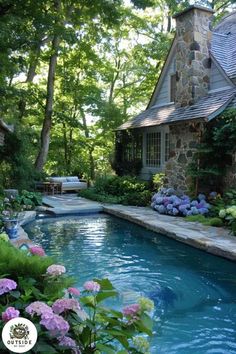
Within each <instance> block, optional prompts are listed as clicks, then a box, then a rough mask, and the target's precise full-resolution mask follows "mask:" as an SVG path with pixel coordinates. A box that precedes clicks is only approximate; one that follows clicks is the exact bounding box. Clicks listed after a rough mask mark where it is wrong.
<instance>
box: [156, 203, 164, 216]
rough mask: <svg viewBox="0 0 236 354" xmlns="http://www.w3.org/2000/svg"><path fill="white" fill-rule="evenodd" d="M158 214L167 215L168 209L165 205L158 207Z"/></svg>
mask: <svg viewBox="0 0 236 354" xmlns="http://www.w3.org/2000/svg"><path fill="white" fill-rule="evenodd" d="M155 209H156V208H155ZM156 210H157V211H158V213H160V214H166V208H165V207H164V205H158V206H157V209H156Z"/></svg>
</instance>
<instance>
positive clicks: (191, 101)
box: [116, 5, 236, 190]
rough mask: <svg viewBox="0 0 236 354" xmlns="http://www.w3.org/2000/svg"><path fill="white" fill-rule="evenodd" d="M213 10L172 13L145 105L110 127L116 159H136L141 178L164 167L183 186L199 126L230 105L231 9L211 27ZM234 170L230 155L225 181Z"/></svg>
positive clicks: (233, 101)
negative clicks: (169, 38) (168, 38)
mask: <svg viewBox="0 0 236 354" xmlns="http://www.w3.org/2000/svg"><path fill="white" fill-rule="evenodd" d="M213 13H214V11H213V10H211V9H209V8H205V7H201V6H196V5H193V6H190V7H189V8H187V9H186V10H184V11H183V12H181V13H178V14H176V15H175V16H174V18H175V20H176V35H175V38H174V40H173V42H172V45H171V48H170V50H169V54H168V56H167V58H166V61H165V64H164V66H163V69H162V72H161V74H160V77H159V80H158V82H157V85H156V87H155V89H154V92H153V94H152V97H151V99H150V101H149V104H148V106H147V108H146V110H145V111H143V112H141V113H140V114H139V115H137V116H136V117H134V118H132V119H130V120H129V121H127V122H126V123H124V124H123V125H121V126H120V127H119V128H118V129H117V131H116V163H118V164H120V165H122V163H124V164H127V165H129V163H134V161H136V162H137V163H138V162H139V163H140V166H139V167H141V169H140V170H139V176H140V177H141V178H142V179H145V180H148V179H150V177H151V176H152V175H153V174H155V173H158V172H165V175H166V183H167V185H168V186H172V187H174V188H181V189H183V190H185V189H187V188H188V186H189V184H190V178H189V176H188V171H187V166H188V164H189V163H190V162H191V161H192V157H193V155H194V153H195V152H196V148H197V145H198V143H199V142H200V141H201V137H202V132H203V130H204V127H205V126H206V125H207V124H209V122H212V120H214V118H216V117H217V116H219V115H220V114H221V113H222V112H223V111H224V110H225V109H226V108H228V107H236V12H234V13H231V14H229V15H227V16H226V17H224V18H223V19H222V20H221V22H220V23H219V24H218V25H217V26H216V27H214V28H212V26H211V22H212V19H213ZM235 172H236V158H235V156H234V158H233V159H232V166H231V167H229V168H228V173H227V176H225V180H227V181H228V184H231V186H232V185H234V186H236V174H235Z"/></svg>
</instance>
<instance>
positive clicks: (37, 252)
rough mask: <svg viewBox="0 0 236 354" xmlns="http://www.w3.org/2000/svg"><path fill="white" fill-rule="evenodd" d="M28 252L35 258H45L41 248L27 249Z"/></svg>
mask: <svg viewBox="0 0 236 354" xmlns="http://www.w3.org/2000/svg"><path fill="white" fill-rule="evenodd" d="M29 251H30V253H31V254H33V255H35V256H40V257H43V256H45V252H44V250H43V249H42V247H39V246H32V247H30V248H29Z"/></svg>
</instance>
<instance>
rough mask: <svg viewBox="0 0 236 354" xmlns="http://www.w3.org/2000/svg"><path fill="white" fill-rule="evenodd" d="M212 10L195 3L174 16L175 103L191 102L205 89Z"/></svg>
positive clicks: (208, 70)
mask: <svg viewBox="0 0 236 354" xmlns="http://www.w3.org/2000/svg"><path fill="white" fill-rule="evenodd" d="M213 13H214V11H213V10H211V9H209V8H205V7H201V6H197V5H193V6H190V7H188V8H187V9H186V10H184V11H182V12H180V13H178V14H176V15H174V16H173V17H174V18H175V19H176V39H177V48H176V97H175V101H176V105H177V106H181V107H184V106H187V105H192V104H194V103H195V102H196V101H197V100H198V99H199V98H200V97H202V96H204V95H206V94H207V92H208V88H209V82H210V66H211V62H210V56H209V46H210V40H211V31H210V28H209V25H210V21H211V17H212V14H213Z"/></svg>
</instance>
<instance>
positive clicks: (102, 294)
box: [0, 240, 153, 354]
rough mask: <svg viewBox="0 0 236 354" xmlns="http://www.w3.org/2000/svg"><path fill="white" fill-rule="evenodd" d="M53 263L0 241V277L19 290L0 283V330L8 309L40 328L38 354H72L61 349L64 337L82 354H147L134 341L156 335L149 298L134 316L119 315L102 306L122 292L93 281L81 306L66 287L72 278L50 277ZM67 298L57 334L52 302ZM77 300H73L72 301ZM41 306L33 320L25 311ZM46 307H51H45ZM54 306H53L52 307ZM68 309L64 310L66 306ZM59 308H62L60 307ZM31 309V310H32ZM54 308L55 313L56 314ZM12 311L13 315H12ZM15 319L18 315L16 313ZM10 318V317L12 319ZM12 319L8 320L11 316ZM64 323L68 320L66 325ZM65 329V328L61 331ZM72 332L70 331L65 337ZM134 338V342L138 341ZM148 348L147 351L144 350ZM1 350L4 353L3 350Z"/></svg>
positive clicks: (142, 342)
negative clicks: (48, 269)
mask: <svg viewBox="0 0 236 354" xmlns="http://www.w3.org/2000/svg"><path fill="white" fill-rule="evenodd" d="M52 263H53V260H52V258H49V257H39V256H35V255H34V256H32V255H28V254H27V252H25V251H20V250H18V249H16V248H14V247H13V246H12V245H11V244H9V243H7V242H4V241H2V240H0V267H1V274H0V279H2V278H7V279H5V280H6V281H7V282H9V279H10V281H12V280H14V281H15V282H16V285H17V288H16V289H13V290H12V291H9V288H8V285H7V286H4V285H2V287H1V290H2V289H4V291H3V293H1V295H0V312H1V313H2V317H1V319H0V330H2V328H3V326H4V324H5V322H4V321H5V317H4V315H5V314H6V313H7V311H8V310H11V311H12V308H13V310H14V311H16V310H17V311H19V315H20V316H22V317H24V318H29V319H30V320H31V321H33V323H34V324H35V325H36V327H37V330H38V341H37V344H36V346H35V348H34V351H36V352H37V353H42V354H45V353H47V354H50V353H64V354H65V353H68V354H69V353H71V352H72V351H73V350H72V347H70V346H69V345H66V343H65V345H63V346H62V345H61V344H60V341H61V336H67V338H68V337H70V338H69V339H71V340H73V341H74V343H73V347H74V349H78V351H79V352H81V353H84V354H86V353H87V354H89V353H95V352H97V353H114V354H115V353H122V352H123V353H124V352H129V353H136V354H140V353H145V354H147V353H148V352H149V350H148V347H149V345H148V342H147V341H146V340H144V339H143V340H140V339H139V337H138V338H136V335H137V334H144V333H145V334H147V335H148V336H151V335H152V320H151V318H150V317H149V312H150V311H152V310H153V302H152V301H150V300H149V299H145V298H141V299H140V301H139V302H138V304H135V306H136V309H137V310H136V312H135V316H134V315H132V313H131V314H129V313H127V314H124V313H123V312H121V311H114V310H112V309H109V308H107V307H105V306H104V305H103V302H104V301H105V300H107V299H109V298H115V297H117V295H118V293H117V291H116V289H115V288H114V287H113V285H112V284H111V283H110V281H109V280H108V279H103V280H98V279H95V282H90V285H91V283H92V285H93V286H95V288H92V289H91V287H89V288H88V290H86V287H85V286H84V288H85V290H83V291H82V292H81V294H80V297H79V302H78V301H77V299H76V297H77V296H79V295H78V290H77V289H73V290H76V295H75V293H73V292H69V289H68V286H70V285H71V284H72V279H71V278H69V277H68V276H67V275H65V274H60V275H59V274H55V273H54V274H53V273H51V274H48V272H47V268H48V266H50V265H52ZM65 293H66V298H65V300H64V302H63V304H68V303H70V304H71V301H72V302H73V307H72V308H73V309H72V308H71V305H69V307H68V308H67V306H68V305H63V306H62V310H61V312H60V316H58V315H56V316H57V317H56V319H55V325H56V326H57V327H56V328H57V330H54V331H53V330H51V329H52V327H51V322H53V317H54V316H55V312H56V313H58V312H57V311H56V310H55V309H54V306H53V303H54V301H56V300H62V299H63V296H64V294H65ZM72 298H73V299H72ZM35 301H38V302H37V304H36V305H37V312H36V311H35V312H34V314H33V316H31V315H30V311H29V310H27V307H28V306H35V304H33V303H34V302H35ZM46 305H47V306H46ZM51 305H52V307H50V306H51ZM64 306H65V308H64ZM57 307H58V305H57ZM31 308H32V307H31ZM54 310H55V312H54ZM11 313H12V312H11ZM42 315H45V316H46V319H48V322H50V329H49V328H47V324H46V323H45V322H47V321H44V323H41V320H42V319H43V318H44V319H45V317H43V316H42ZM14 316H17V315H14ZM11 318H12V317H11ZM8 319H9V318H8ZM60 321H63V328H65V324H66V325H67V326H68V330H64V332H63V334H60V335H59V333H58V329H59V328H60V329H61V328H62V327H60ZM65 321H66V322H65ZM61 330H62V329H61ZM67 332H68V333H67ZM135 338H136V339H135ZM144 348H145V349H144ZM0 350H1V352H3V353H4V352H5V351H4V350H5V349H4V347H3V346H0Z"/></svg>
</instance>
